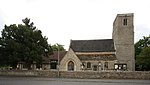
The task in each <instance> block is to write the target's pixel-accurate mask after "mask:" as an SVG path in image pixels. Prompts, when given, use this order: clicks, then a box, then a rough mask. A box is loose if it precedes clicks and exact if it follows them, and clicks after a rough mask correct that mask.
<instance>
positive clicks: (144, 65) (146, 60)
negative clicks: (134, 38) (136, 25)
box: [135, 35, 150, 71]
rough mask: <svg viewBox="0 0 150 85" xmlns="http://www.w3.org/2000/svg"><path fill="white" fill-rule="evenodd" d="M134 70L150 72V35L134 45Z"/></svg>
mask: <svg viewBox="0 0 150 85" xmlns="http://www.w3.org/2000/svg"><path fill="white" fill-rule="evenodd" d="M135 59H136V70H142V71H144V70H146V71H147V70H150V35H149V36H147V37H143V39H140V40H139V41H138V42H137V43H136V44H135Z"/></svg>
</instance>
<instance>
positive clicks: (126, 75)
mask: <svg viewBox="0 0 150 85" xmlns="http://www.w3.org/2000/svg"><path fill="white" fill-rule="evenodd" d="M0 76H34V77H49V78H58V72H57V71H0ZM59 78H80V79H148V80H150V71H145V72H144V71H143V72H141V71H136V72H128V71H127V72H126V71H121V72H81V71H80V72H67V71H60V72H59Z"/></svg>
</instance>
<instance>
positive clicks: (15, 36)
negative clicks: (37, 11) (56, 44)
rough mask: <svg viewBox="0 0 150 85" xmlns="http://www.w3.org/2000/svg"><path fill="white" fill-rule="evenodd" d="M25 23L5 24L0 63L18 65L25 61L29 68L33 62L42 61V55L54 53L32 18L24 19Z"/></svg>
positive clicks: (38, 62)
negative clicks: (31, 20)
mask: <svg viewBox="0 0 150 85" xmlns="http://www.w3.org/2000/svg"><path fill="white" fill-rule="evenodd" d="M22 21H23V24H18V25H16V24H12V25H10V26H7V25H5V26H4V29H3V30H2V33H1V34H2V36H1V37H0V61H1V62H0V65H9V66H12V67H14V68H15V67H16V65H17V63H18V62H24V63H25V64H26V65H27V68H30V65H31V63H33V62H36V63H37V64H41V63H42V57H44V56H47V55H48V54H51V53H52V49H51V46H49V45H48V42H47V38H46V36H43V35H42V32H41V30H38V29H37V28H36V27H35V26H34V23H33V22H31V23H30V19H28V18H25V19H23V20H22Z"/></svg>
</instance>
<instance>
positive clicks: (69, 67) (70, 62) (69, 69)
mask: <svg viewBox="0 0 150 85" xmlns="http://www.w3.org/2000/svg"><path fill="white" fill-rule="evenodd" d="M68 71H74V63H73V62H72V61H69V62H68Z"/></svg>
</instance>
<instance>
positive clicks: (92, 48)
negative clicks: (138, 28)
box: [50, 13, 135, 71]
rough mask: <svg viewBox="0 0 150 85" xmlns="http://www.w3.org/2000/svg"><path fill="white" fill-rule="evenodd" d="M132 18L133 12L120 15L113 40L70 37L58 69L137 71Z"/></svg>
mask: <svg viewBox="0 0 150 85" xmlns="http://www.w3.org/2000/svg"><path fill="white" fill-rule="evenodd" d="M133 18H134V14H133V13H127V14H117V16H116V18H115V20H114V22H113V32H112V39H97V40H94V39H93V40H71V41H70V47H69V50H68V51H67V52H65V54H64V55H63V56H61V55H60V57H61V59H60V61H59V63H58V65H59V70H60V71H115V70H120V71H134V70H135V59H134V22H133V21H134V20H133ZM56 60H57V59H56ZM50 65H51V64H50ZM50 67H51V66H50ZM55 68H56V67H55Z"/></svg>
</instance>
